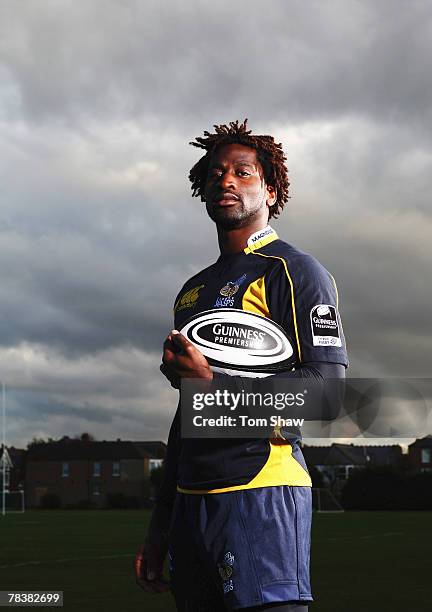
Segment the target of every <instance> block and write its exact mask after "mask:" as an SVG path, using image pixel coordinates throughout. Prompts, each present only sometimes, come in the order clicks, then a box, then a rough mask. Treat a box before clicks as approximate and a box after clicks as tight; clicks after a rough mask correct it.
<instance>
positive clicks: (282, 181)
mask: <svg viewBox="0 0 432 612" xmlns="http://www.w3.org/2000/svg"><path fill="white" fill-rule="evenodd" d="M246 125H247V119H245V120H244V122H243V123H239V122H238V121H231V122H230V124H229V125H224V124H222V125H214V126H213V127H214V128H215V133H214V134H211V133H210V132H207V131H205V132H204V136H198V137H197V138H195V141H193V142H190V143H189V144H191V145H192V146H194V147H198V148H200V149H204V150H205V151H206V154H205V155H204V156H203V157H201V159H200V160H198V161H197V163H196V164H195V166H194V167H193V168H192V170H191V171H190V173H189V180H190V182H191V183H192V185H191V189H192V195H193V196H196V197H197V196H200V197H201V200H202V201H203V202H204V190H205V185H206V181H207V174H208V168H209V165H210V159H211V157H212V155H213V153H214V152H215V151H216V149H218V148H219V147H222V146H224V145H228V144H242V145H245V146H247V147H251V148H253V149H256V152H257V158H258V161H259V162H260V164H261V166H262V168H263V171H264V179H265V182H266V184H267V185H271V186H272V187H273V188H274V189H275V190H276V202H275V203H274V204H273V206H271V208H270V214H269V218H271V217H278V216H279V215H280V213H281V211H282V209H283V207H284V205H285V203H286V202H287V201H288V198H289V195H288V187H289V181H288V169H287V167H286V165H285V161H286V157H285V155H284V152H283V150H282V145H281V144H280V143H279V144H277V143H275V141H274V138H273V136H258V135H253V134H252V130H247V129H246Z"/></svg>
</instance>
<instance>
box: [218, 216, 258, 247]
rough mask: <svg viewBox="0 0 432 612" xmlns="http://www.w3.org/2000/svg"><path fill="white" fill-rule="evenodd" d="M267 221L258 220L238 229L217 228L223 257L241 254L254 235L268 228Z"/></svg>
mask: <svg viewBox="0 0 432 612" xmlns="http://www.w3.org/2000/svg"><path fill="white" fill-rule="evenodd" d="M267 225H268V221H267V220H265V221H264V220H257V221H255V222H253V223H251V224H249V225H247V226H245V227H240V228H238V229H232V230H225V229H223V228H221V227H219V226H218V227H217V233H218V242H219V249H220V252H221V255H230V254H231V253H240V252H241V251H243V250H244V249H245V248H246V247H247V241H248V238H249V237H250V236H252V234H255V232H258V231H260V230H262V229H264V228H265V227H267Z"/></svg>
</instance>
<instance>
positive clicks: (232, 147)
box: [210, 144, 261, 166]
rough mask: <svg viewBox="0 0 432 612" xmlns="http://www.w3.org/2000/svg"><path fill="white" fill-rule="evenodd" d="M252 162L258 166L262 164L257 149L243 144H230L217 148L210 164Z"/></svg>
mask: <svg viewBox="0 0 432 612" xmlns="http://www.w3.org/2000/svg"><path fill="white" fill-rule="evenodd" d="M234 163H250V164H254V165H256V166H260V165H261V164H260V163H259V161H258V158H257V152H256V149H253V148H252V147H247V146H245V145H242V144H228V145H223V146H222V147H219V148H218V149H216V151H215V152H214V153H213V155H212V156H211V159H210V165H211V166H214V165H215V164H223V165H225V164H234Z"/></svg>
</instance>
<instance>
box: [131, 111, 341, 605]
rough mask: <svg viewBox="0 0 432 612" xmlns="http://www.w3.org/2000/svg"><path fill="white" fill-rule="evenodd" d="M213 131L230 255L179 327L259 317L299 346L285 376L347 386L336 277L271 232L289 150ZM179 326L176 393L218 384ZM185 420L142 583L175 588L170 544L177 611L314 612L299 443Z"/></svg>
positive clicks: (179, 317)
mask: <svg viewBox="0 0 432 612" xmlns="http://www.w3.org/2000/svg"><path fill="white" fill-rule="evenodd" d="M215 130H216V131H215V133H213V134H211V133H209V132H205V133H204V137H200V138H197V139H196V142H193V143H191V144H193V145H194V146H197V147H200V148H202V149H204V150H205V155H204V156H203V157H202V158H201V159H200V160H199V161H198V162H197V164H196V165H195V166H194V167H193V168H192V170H191V172H190V177H189V178H190V180H191V183H192V190H193V195H194V196H200V197H201V199H202V201H204V202H205V204H206V209H207V213H208V215H209V217H210V218H211V219H212V220H213V221H214V222H215V224H216V229H217V235H218V241H219V247H220V251H221V255H220V257H219V259H218V260H217V262H216V263H214V264H213V265H211V266H210V267H208V268H206V269H205V270H203V271H202V272H200V273H199V274H197V275H196V276H194V277H193V278H191V279H190V280H189V281H188V282H187V283H186V284H185V285H184V287H183V288H182V290H181V291H180V293H179V295H178V297H177V300H176V302H175V307H174V314H175V327H176V328H177V329H181V328H182V326H183V324H184V322H185V321H186V320H187V319H188V318H189V317H190V316H191V315H194V314H197V313H199V312H202V311H206V310H211V309H217V308H221V307H222V308H224V307H229V308H235V309H239V310H243V311H250V312H253V313H256V314H258V315H261V316H264V317H266V318H268V319H271V320H273V321H275V322H276V323H277V324H279V325H280V326H281V327H282V328H283V329H284V330H285V332H286V334H287V336H288V337H289V338H290V339H291V342H292V345H293V349H294V354H295V363H294V367H293V369H292V371H289V372H285V373H284V374H283V376H284V378H285V379H289V378H305V377H312V378H316V379H318V380H322V379H326V378H342V377H343V376H344V373H345V368H346V367H347V365H348V361H347V355H346V350H345V341H344V337H343V332H342V327H341V322H340V318H339V315H338V311H337V307H338V304H337V302H338V297H337V290H336V285H335V283H334V280H333V277H332V276H331V275H330V274H329V273H328V272H327V271H326V270H325V269H324V268H323V267H322V266H321V265H320V264H319V263H318V262H317V261H316V260H315V259H314V258H313V257H311V256H310V255H307V254H305V253H303V252H301V251H299V250H297V249H295V248H294V247H292V246H290V245H288V244H286V243H285V242H282V241H281V240H279V238H278V236H277V234H276V232H275V231H274V230H273V229H272V228H271V227H270V226H268V220H269V219H270V218H272V217H277V216H278V215H279V213H280V212H281V210H282V209H283V207H284V204H285V203H286V202H287V200H288V187H289V182H288V176H287V168H286V166H285V160H286V158H285V156H284V154H283V151H282V147H281V145H280V144H276V143H275V142H274V139H273V137H271V136H258V135H252V133H251V131H249V130H247V125H246V121H245V122H244V123H242V124H239V122H238V121H236V122H232V123H230V124H229V125H228V126H227V125H220V126H215ZM177 329H174V330H173V331H172V332H171V333H170V334H169V335H168V337H167V339H166V341H165V344H164V353H163V360H162V361H163V363H162V366H161V371H162V372H163V373H164V374H165V376H166V377H167V378H168V380H169V381H170V382H171V384H172V385H173V386H174V387H176V388H180V384H181V380H182V379H185V378H194V379H202V380H203V381H208V384H209V385H211V384H213V383H212V381H213V379H214V377H215V374H214V373H213V371H212V370H211V368H210V366H209V364H208V362H207V360H206V358H205V357H204V355H203V354H202V353H201V352H200V351H199V350H198V349H197V348H196V347H195V346H194V345H193V344H192V343H191V342H189V341H188V340H187V339H186V338H185V337H184V336H183V335H182V334H180V333H178V331H177ZM217 376H218V378H219V381H222V382H223V381H224V380H225V379H226V380H228V378H229V377H227V376H226V375H222V376H221V375H217ZM278 376H279V375H278ZM287 382H289V380H288V381H287ZM179 419H180V412H179V410H178V411H177V414H176V416H175V418H174V421H173V425H172V427H171V431H170V436H169V441H168V455H167V461H166V476H165V481H164V485H163V487H162V489H161V492H160V495H159V498H158V502H157V505H156V508H155V510H154V512H153V516H152V519H151V524H150V528H149V532H148V536H147V540H146V543H145V545H144V546H143V547H142V548H141V551H140V553H139V554H138V555H137V558H136V561H135V569H136V574H137V580H138V583H139V584H140V586H142V587H143V588H144V589H145V590H147V591H151V592H163V591H164V590H166V589H167V588H168V585H167V584H166V583H165V581H164V580H163V577H162V567H163V562H164V559H165V556H166V553H167V549H168V541H169V548H170V562H171V578H172V589H173V593H174V596H175V599H176V605H177V609H178V610H180V611H185V612H186V611H188V612H201V611H202V612H204V611H205V612H219V611H222V610H230V609H245V610H256V611H258V610H267V609H268V608H271V609H273V610H279V611H280V612H282V611H285V612H288V611H290V612H294V611H301V612H305V611H306V610H307V604H308V602H309V601H312V596H311V590H310V585H309V550H310V521H311V480H310V477H309V474H308V472H307V468H306V466H305V463H304V460H303V456H302V453H301V450H300V448H299V445H298V442H299V436H296V435H292V434H291V435H287V436H286V437H282V439H279V440H274V439H262V440H256V441H254V443H251V440H241V439H240V440H239V439H237V440H196V439H195V440H190V439H181V436H180V431H179Z"/></svg>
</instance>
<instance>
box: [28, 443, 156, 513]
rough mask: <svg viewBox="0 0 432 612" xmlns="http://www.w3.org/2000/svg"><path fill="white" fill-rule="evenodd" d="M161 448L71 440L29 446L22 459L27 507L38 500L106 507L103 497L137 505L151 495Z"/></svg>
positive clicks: (39, 502)
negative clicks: (48, 497)
mask: <svg viewBox="0 0 432 612" xmlns="http://www.w3.org/2000/svg"><path fill="white" fill-rule="evenodd" d="M165 454H166V445H165V444H164V443H163V442H133V441H122V440H117V441H115V442H111V441H108V442H107V441H103V442H95V441H93V440H79V439H78V440H76V439H70V438H68V437H67V436H66V437H64V438H62V439H61V440H59V441H58V442H48V443H45V444H35V445H32V446H30V448H29V449H28V451H27V458H26V478H25V495H26V505H27V506H28V507H37V506H40V505H41V500H42V498H43V496H44V495H46V494H51V495H55V496H57V497H58V498H59V500H60V503H61V506H62V507H65V506H75V505H83V506H85V505H86V504H88V505H91V506H97V507H101V508H103V507H106V506H107V505H108V502H109V496H112V495H119V494H121V495H123V496H125V497H128V498H135V499H136V500H137V503H139V504H140V505H141V504H142V503H143V502H145V501H146V499H147V498H148V497H149V496H150V495H151V487H150V485H149V478H150V473H151V471H152V469H154V468H155V467H159V466H161V465H162V463H163V460H164V458H165Z"/></svg>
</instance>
